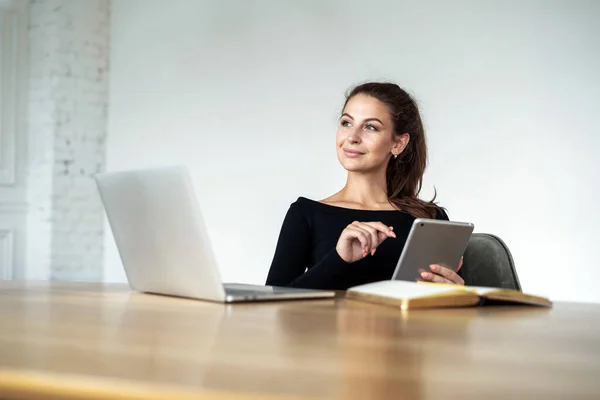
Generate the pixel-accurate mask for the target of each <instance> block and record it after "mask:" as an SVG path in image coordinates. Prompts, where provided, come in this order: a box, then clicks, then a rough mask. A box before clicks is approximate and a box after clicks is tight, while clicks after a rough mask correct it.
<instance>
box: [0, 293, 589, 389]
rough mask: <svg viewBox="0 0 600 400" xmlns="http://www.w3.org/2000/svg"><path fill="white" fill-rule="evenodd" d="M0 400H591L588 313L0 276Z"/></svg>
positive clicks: (562, 307) (575, 307)
mask: <svg viewBox="0 0 600 400" xmlns="http://www.w3.org/2000/svg"><path fill="white" fill-rule="evenodd" d="M0 323H1V328H0V398H6V397H11V396H12V397H18V398H23V399H26V398H43V399H46V398H52V399H54V398H93V399H99V398H111V399H114V398H131V399H138V398H139V399H142V398H146V399H154V398H168V399H188V398H190V399H191V398H200V399H217V398H231V399H286V398H348V399H367V398H383V397H385V398H393V399H446V398H453V397H462V398H477V399H490V398H498V399H500V398H502V399H506V398H515V399H517V398H518V399H524V398H536V399H538V398H551V399H576V398H590V399H591V398H600V305H590V304H561V303H558V304H555V306H554V307H553V308H551V309H547V308H536V307H528V306H513V307H505V306H489V307H478V308H463V309H438V310H412V311H400V310H397V309H394V308H392V307H387V306H379V305H374V304H368V303H363V302H358V301H352V300H346V299H343V298H338V299H333V300H332V299H329V300H308V301H288V302H269V303H253V304H236V305H223V304H212V303H206V302H201V301H194V300H187V299H179V298H171V297H163V296H155V295H146V294H141V293H136V292H132V291H130V290H129V289H128V287H127V286H126V285H102V284H75V283H49V282H39V283H31V282H0Z"/></svg>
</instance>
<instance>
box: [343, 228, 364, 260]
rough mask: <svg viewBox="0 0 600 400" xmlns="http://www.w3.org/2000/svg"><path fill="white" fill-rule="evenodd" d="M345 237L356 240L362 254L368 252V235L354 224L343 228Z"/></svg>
mask: <svg viewBox="0 0 600 400" xmlns="http://www.w3.org/2000/svg"><path fill="white" fill-rule="evenodd" d="M344 232H345V235H346V239H349V240H351V241H352V240H354V239H356V240H358V241H359V242H360V245H361V247H362V250H363V254H364V255H365V256H366V255H367V254H368V253H369V251H370V250H369V239H370V238H369V237H368V235H367V234H366V233H365V232H364V231H363V230H361V229H359V228H357V227H355V226H349V227H348V228H346V229H345V230H344Z"/></svg>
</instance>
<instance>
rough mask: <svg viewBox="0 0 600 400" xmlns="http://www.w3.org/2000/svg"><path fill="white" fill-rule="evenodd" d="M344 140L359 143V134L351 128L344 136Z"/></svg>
mask: <svg viewBox="0 0 600 400" xmlns="http://www.w3.org/2000/svg"><path fill="white" fill-rule="evenodd" d="M346 140H347V141H348V143H350V144H356V143H360V136H359V134H358V132H357V131H356V130H355V129H353V130H352V131H351V132H350V133H349V134H348V136H347V137H346Z"/></svg>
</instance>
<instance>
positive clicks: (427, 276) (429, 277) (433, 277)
mask: <svg viewBox="0 0 600 400" xmlns="http://www.w3.org/2000/svg"><path fill="white" fill-rule="evenodd" d="M421 278H423V280H425V281H428V282H436V283H450V284H453V283H454V282H452V281H451V280H449V279H446V278H444V277H443V276H441V275H438V274H434V273H433V272H421Z"/></svg>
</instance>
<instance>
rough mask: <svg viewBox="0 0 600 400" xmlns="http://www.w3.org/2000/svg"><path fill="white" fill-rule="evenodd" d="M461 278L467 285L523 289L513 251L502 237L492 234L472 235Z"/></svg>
mask: <svg viewBox="0 0 600 400" xmlns="http://www.w3.org/2000/svg"><path fill="white" fill-rule="evenodd" d="M461 276H462V278H463V279H464V280H465V284H466V285H472V286H487V287H497V288H506V289H516V290H521V284H520V282H519V277H518V275H517V271H516V269H515V264H514V261H513V258H512V254H511V253H510V250H509V249H508V247H507V246H506V244H505V243H504V242H503V241H502V240H501V239H500V238H499V237H497V236H494V235H491V234H489V233H473V234H472V235H471V239H470V240H469V244H468V246H467V249H466V251H465V255H464V259H463V266H462V268H461Z"/></svg>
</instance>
